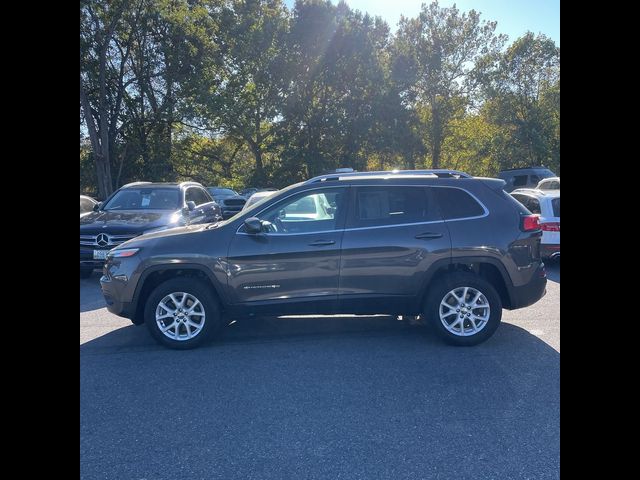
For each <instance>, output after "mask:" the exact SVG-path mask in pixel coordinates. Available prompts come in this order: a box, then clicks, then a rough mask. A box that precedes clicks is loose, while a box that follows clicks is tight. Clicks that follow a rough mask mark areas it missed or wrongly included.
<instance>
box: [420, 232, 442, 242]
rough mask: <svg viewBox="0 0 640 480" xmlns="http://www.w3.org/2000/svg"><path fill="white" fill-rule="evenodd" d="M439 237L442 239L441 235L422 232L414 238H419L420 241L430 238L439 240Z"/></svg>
mask: <svg viewBox="0 0 640 480" xmlns="http://www.w3.org/2000/svg"><path fill="white" fill-rule="evenodd" d="M440 237H442V234H441V233H437V232H424V233H419V234H418V235H416V238H419V239H421V240H429V239H430V238H440Z"/></svg>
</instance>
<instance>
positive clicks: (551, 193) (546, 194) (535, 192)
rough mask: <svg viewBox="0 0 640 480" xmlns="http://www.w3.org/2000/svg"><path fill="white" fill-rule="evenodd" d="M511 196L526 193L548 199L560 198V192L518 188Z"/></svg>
mask: <svg viewBox="0 0 640 480" xmlns="http://www.w3.org/2000/svg"><path fill="white" fill-rule="evenodd" d="M510 193H511V194H514V193H524V194H528V195H533V196H534V197H548V198H558V197H559V196H560V190H538V189H537V188H516V189H515V190H513V191H512V192H510Z"/></svg>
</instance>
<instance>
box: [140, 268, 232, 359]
mask: <svg viewBox="0 0 640 480" xmlns="http://www.w3.org/2000/svg"><path fill="white" fill-rule="evenodd" d="M176 292H185V293H187V294H189V295H192V296H193V297H195V298H196V299H197V300H198V301H199V302H200V303H201V304H202V307H203V309H204V314H205V317H204V325H203V326H202V328H201V330H200V331H199V332H198V333H197V334H196V335H195V336H194V337H193V338H190V339H184V340H176V339H174V338H169V337H168V336H166V335H165V334H164V333H162V331H161V330H160V327H159V325H158V323H157V322H156V309H157V308H158V306H159V303H160V301H161V300H162V299H164V298H165V297H166V296H168V295H169V294H171V293H176ZM176 298H178V299H180V300H182V298H183V297H178V296H176ZM167 306H171V307H174V306H175V305H167ZM144 319H145V323H146V324H147V328H148V329H149V332H150V333H151V335H152V336H153V338H154V339H155V340H156V341H157V342H158V343H160V344H161V345H164V346H165V347H169V348H174V349H178V350H188V349H191V348H196V347H198V346H200V345H201V344H202V343H204V342H206V341H207V340H209V339H211V338H212V337H213V336H214V334H215V333H216V332H217V331H218V330H219V329H220V327H221V325H222V319H221V315H220V304H219V303H218V300H217V299H216V297H215V294H214V293H213V292H212V291H211V287H210V286H208V285H206V284H205V283H204V282H202V281H200V280H197V279H194V278H189V277H179V278H173V279H171V280H167V281H166V282H163V283H161V284H160V285H158V286H157V287H156V288H155V289H154V290H153V291H152V292H151V294H150V295H149V297H148V298H147V301H146V303H145V308H144ZM171 320H173V319H172V318H171V317H169V318H168V321H171ZM177 328H178V332H179V335H182V334H186V325H184V327H181V326H178V327H177ZM169 333H170V334H174V335H175V333H176V327H173V328H172V329H170V330H169Z"/></svg>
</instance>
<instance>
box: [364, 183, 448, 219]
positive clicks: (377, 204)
mask: <svg viewBox="0 0 640 480" xmlns="http://www.w3.org/2000/svg"><path fill="white" fill-rule="evenodd" d="M353 217H354V219H353V222H352V223H353V226H355V227H375V226H383V225H398V224H403V223H418V222H427V221H431V220H437V219H439V218H438V217H437V211H436V209H435V208H433V205H432V204H431V202H429V201H428V197H427V189H426V188H424V187H359V188H358V189H357V190H356V203H355V208H354V215H353Z"/></svg>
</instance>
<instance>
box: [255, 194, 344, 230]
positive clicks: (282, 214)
mask: <svg viewBox="0 0 640 480" xmlns="http://www.w3.org/2000/svg"><path fill="white" fill-rule="evenodd" d="M346 191H347V190H346V189H345V188H324V189H318V190H312V191H309V192H304V193H302V194H299V195H295V196H293V197H290V198H288V199H286V200H284V201H282V202H280V203H278V204H277V205H274V206H273V207H271V208H269V209H268V210H267V211H265V212H263V213H261V214H260V215H259V217H260V220H262V221H266V222H269V223H268V224H267V225H268V230H267V231H268V232H271V233H315V232H322V231H330V230H336V229H337V228H338V221H339V219H342V217H343V216H344V215H343V209H344V205H345V196H346ZM340 221H341V220H340Z"/></svg>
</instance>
